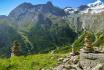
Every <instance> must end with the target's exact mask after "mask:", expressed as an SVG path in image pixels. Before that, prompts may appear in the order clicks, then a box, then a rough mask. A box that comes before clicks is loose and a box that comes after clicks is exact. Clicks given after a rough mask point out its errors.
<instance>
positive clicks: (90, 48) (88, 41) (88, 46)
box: [84, 32, 94, 52]
mask: <svg viewBox="0 0 104 70" xmlns="http://www.w3.org/2000/svg"><path fill="white" fill-rule="evenodd" d="M84 42H85V44H84V45H85V47H84V50H85V52H94V48H93V45H92V38H91V33H89V32H87V33H86V36H85V39H84Z"/></svg>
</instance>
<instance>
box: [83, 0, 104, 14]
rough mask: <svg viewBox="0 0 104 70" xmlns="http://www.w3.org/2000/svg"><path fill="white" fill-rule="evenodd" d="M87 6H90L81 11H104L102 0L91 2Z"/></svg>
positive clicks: (93, 12)
mask: <svg viewBox="0 0 104 70" xmlns="http://www.w3.org/2000/svg"><path fill="white" fill-rule="evenodd" d="M87 6H88V7H89V8H87V9H86V10H84V11H81V13H91V14H97V13H101V12H104V3H103V2H102V1H101V0H97V1H95V2H94V3H89V4H88V5H87Z"/></svg>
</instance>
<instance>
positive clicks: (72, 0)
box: [0, 0, 96, 15]
mask: <svg viewBox="0 0 104 70" xmlns="http://www.w3.org/2000/svg"><path fill="white" fill-rule="evenodd" d="M47 1H51V2H52V3H53V4H54V5H55V6H58V7H60V8H65V7H78V6H80V5H81V4H88V3H90V2H94V1H96V0H0V15H8V14H9V13H10V11H11V10H13V9H14V8H15V7H16V6H18V5H19V4H21V3H23V2H30V3H32V4H34V5H35V4H44V3H46V2H47Z"/></svg>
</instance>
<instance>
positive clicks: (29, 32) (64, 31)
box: [0, 2, 77, 56]
mask: <svg viewBox="0 0 104 70" xmlns="http://www.w3.org/2000/svg"><path fill="white" fill-rule="evenodd" d="M66 16H67V14H66V13H65V12H64V9H61V8H58V7H56V6H54V5H53V4H52V3H51V2H47V3H46V4H38V5H32V4H31V3H22V4H20V5H19V6H17V7H16V8H15V9H13V10H12V11H11V12H10V14H9V15H8V16H4V15H1V16H0V30H1V31H0V47H3V49H1V48H0V51H1V52H0V54H2V56H5V55H6V56H8V55H9V56H10V53H11V47H12V43H13V41H18V42H19V43H20V44H21V50H22V54H25V55H28V54H33V53H47V52H49V51H50V50H55V49H56V48H58V47H60V46H63V45H65V44H69V43H70V44H71V43H73V41H74V39H75V38H76V37H77V33H76V32H74V31H73V30H72V29H71V28H70V27H69V22H66V21H67V20H66V18H65V17H66ZM2 24H5V25H2Z"/></svg>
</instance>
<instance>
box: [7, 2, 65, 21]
mask: <svg viewBox="0 0 104 70" xmlns="http://www.w3.org/2000/svg"><path fill="white" fill-rule="evenodd" d="M40 14H41V15H43V16H46V17H47V16H48V15H54V16H58V17H62V16H65V13H64V10H63V9H60V8H58V7H55V6H53V4H52V3H51V2H47V4H39V5H32V4H30V3H23V4H21V5H19V6H18V7H16V8H15V9H14V10H12V11H11V13H10V14H9V17H10V18H11V19H12V20H13V21H16V22H19V23H23V22H26V21H35V20H37V19H38V15H40Z"/></svg>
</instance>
